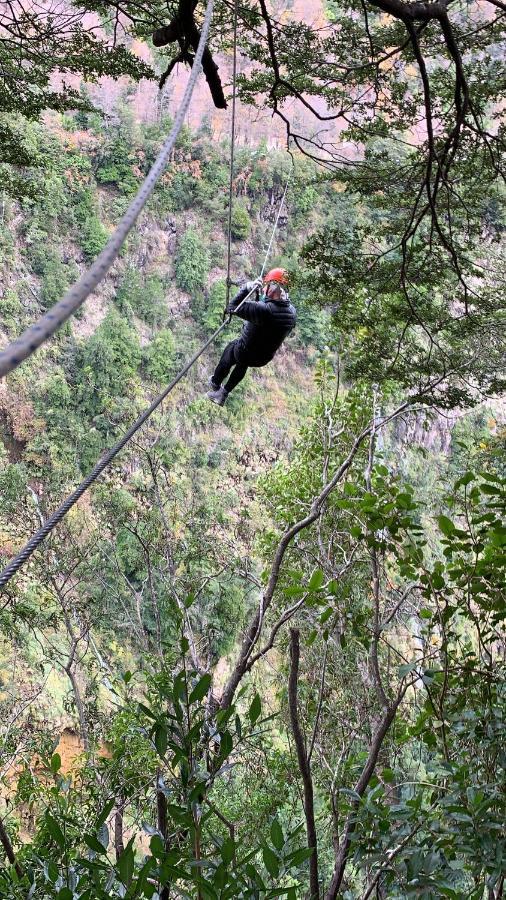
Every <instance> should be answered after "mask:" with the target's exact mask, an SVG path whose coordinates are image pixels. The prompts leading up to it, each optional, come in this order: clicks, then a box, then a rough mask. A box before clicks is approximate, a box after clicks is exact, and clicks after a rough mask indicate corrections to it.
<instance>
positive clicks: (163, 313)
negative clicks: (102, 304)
mask: <svg viewBox="0 0 506 900" xmlns="http://www.w3.org/2000/svg"><path fill="white" fill-rule="evenodd" d="M115 304H116V307H117V308H118V310H119V311H120V312H121V313H123V315H125V316H126V317H127V318H128V317H129V316H131V315H132V313H134V314H135V315H136V316H139V318H140V319H143V321H144V322H147V323H148V325H160V324H161V323H162V322H164V321H165V320H166V318H167V307H166V304H165V291H164V287H163V281H162V279H161V278H160V276H159V275H148V277H145V276H144V275H143V274H142V273H141V272H140V271H139V270H138V269H135V268H134V267H133V266H130V267H129V268H128V269H127V270H126V272H125V274H124V275H123V279H122V281H121V284H120V286H119V288H118V290H117V293H116V297H115Z"/></svg>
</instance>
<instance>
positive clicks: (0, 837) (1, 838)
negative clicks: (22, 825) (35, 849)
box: [0, 819, 23, 878]
mask: <svg viewBox="0 0 506 900" xmlns="http://www.w3.org/2000/svg"><path fill="white" fill-rule="evenodd" d="M0 842H1V844H2V847H3V848H4V850H5V855H6V857H7V859H8V860H9V862H10V864H11V866H14V868H15V870H16V874H17V876H18V878H21V877H22V875H23V870H22V869H21V866H20V865H19V863H18V861H17V859H16V854H15V853H14V847H13V846H12V844H11V839H10V837H9V835H8V834H7V831H6V829H5V825H4V823H3V822H2V820H1V819H0Z"/></svg>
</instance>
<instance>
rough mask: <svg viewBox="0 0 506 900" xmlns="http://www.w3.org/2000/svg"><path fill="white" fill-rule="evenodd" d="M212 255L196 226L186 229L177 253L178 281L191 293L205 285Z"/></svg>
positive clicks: (179, 284)
mask: <svg viewBox="0 0 506 900" xmlns="http://www.w3.org/2000/svg"><path fill="white" fill-rule="evenodd" d="M210 262H211V260H210V256H209V249H208V246H207V244H206V243H205V242H204V241H203V240H202V238H201V237H200V235H199V233H198V232H197V231H196V230H195V229H194V228H188V229H187V231H185V233H184V235H183V237H182V238H181V242H180V244H179V248H178V251H177V255H176V267H175V270H176V282H177V284H178V286H179V287H180V288H181V289H182V290H183V291H187V292H188V293H189V294H192V293H194V292H195V291H197V290H198V289H199V288H202V287H204V285H205V282H206V278H207V276H208V274H209V266H210Z"/></svg>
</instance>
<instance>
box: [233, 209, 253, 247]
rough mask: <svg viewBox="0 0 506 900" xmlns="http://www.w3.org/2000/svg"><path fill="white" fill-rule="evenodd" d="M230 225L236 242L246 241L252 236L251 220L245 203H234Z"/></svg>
mask: <svg viewBox="0 0 506 900" xmlns="http://www.w3.org/2000/svg"><path fill="white" fill-rule="evenodd" d="M230 225H231V233H232V237H233V239H234V241H245V240H246V238H248V237H249V236H250V234H251V219H250V217H249V213H248V210H247V209H246V206H245V205H244V203H234V205H233V207H232V221H231V223H230Z"/></svg>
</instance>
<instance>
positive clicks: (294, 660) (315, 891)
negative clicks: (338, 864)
mask: <svg viewBox="0 0 506 900" xmlns="http://www.w3.org/2000/svg"><path fill="white" fill-rule="evenodd" d="M299 635H300V632H299V630H298V628H290V660H291V665H290V678H289V680H288V708H289V711H290V723H291V726H292V733H293V739H294V742H295V748H296V750H297V761H298V763H299V770H300V774H301V776H302V784H303V787H304V814H305V817H306V834H307V845H308V847H310V848H311V849H312V851H313V852H312V854H311V856H310V857H309V890H310V894H309V896H310V900H320V885H319V881H318V848H317V843H316V825H315V819H314V797H313V780H312V778H311V767H310V765H309V760H308V757H307V753H306V745H305V742H304V735H303V733H302V728H301V726H300V721H299V712H298V708H297V691H298V681H299V659H300V645H299Z"/></svg>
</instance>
